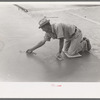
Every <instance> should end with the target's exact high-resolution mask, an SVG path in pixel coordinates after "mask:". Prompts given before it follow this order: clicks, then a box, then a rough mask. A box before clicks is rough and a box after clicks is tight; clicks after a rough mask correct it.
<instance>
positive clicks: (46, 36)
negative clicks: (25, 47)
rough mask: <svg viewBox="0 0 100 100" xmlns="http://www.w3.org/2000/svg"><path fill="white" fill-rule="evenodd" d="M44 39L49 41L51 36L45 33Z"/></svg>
mask: <svg viewBox="0 0 100 100" xmlns="http://www.w3.org/2000/svg"><path fill="white" fill-rule="evenodd" d="M44 39H45V40H46V41H50V40H51V37H50V36H49V35H48V34H47V33H45V36H44Z"/></svg>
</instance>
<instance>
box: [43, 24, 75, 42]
mask: <svg viewBox="0 0 100 100" xmlns="http://www.w3.org/2000/svg"><path fill="white" fill-rule="evenodd" d="M51 27H52V33H51V34H49V33H46V34H45V36H44V39H45V40H46V41H50V39H51V38H53V39H59V38H64V39H67V40H68V39H70V36H71V35H72V34H73V33H74V32H75V25H70V24H64V23H58V24H52V25H51Z"/></svg>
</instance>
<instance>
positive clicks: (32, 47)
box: [0, 2, 100, 87]
mask: <svg viewBox="0 0 100 100" xmlns="http://www.w3.org/2000/svg"><path fill="white" fill-rule="evenodd" d="M0 82H100V3H99V2H95V3H91V2H86V3H84V2H83V3H81V2H78V3H77V2H75V3H72V2H26V3H25V2H1V3H0ZM52 85H53V84H52ZM60 86H61V85H59V87H60Z"/></svg>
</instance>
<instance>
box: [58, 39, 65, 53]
mask: <svg viewBox="0 0 100 100" xmlns="http://www.w3.org/2000/svg"><path fill="white" fill-rule="evenodd" d="M63 45H64V38H59V54H61V52H62V49H63Z"/></svg>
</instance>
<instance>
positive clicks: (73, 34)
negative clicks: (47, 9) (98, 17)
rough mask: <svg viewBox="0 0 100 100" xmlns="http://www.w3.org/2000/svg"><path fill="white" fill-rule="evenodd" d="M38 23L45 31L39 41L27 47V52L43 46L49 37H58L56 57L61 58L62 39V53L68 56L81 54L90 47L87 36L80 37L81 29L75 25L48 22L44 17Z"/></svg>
mask: <svg viewBox="0 0 100 100" xmlns="http://www.w3.org/2000/svg"><path fill="white" fill-rule="evenodd" d="M39 25H40V26H39V28H41V29H42V30H43V31H44V32H46V33H45V36H44V40H42V41H40V42H39V43H38V44H37V45H36V46H34V47H33V48H31V49H28V50H27V51H26V52H27V53H28V54H30V53H32V52H33V51H34V50H35V49H37V48H39V47H41V46H43V45H44V44H45V43H46V41H50V39H51V38H53V39H59V52H58V53H57V58H62V56H61V53H62V49H63V46H64V40H66V41H65V48H64V53H65V54H66V55H67V56H68V57H78V56H81V55H80V54H79V53H80V52H84V51H89V50H90V49H91V45H90V42H89V40H88V39H87V38H82V32H81V30H80V29H79V28H77V27H76V26H75V25H67V24H64V23H59V24H50V20H47V19H46V18H43V19H42V20H40V22H39Z"/></svg>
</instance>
